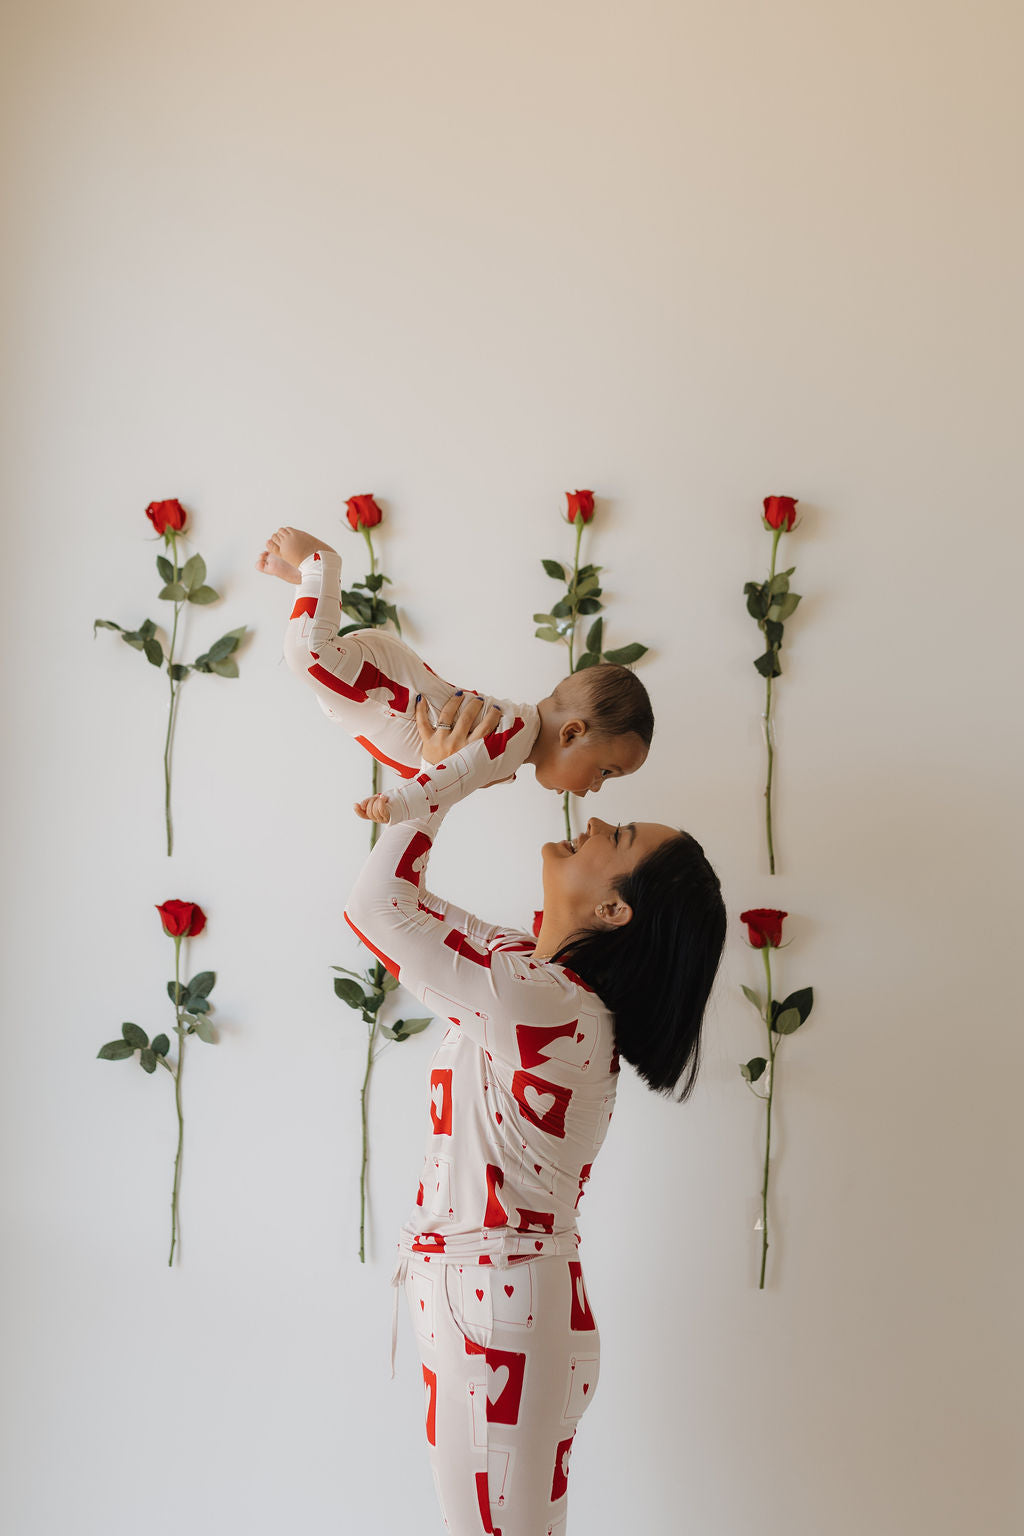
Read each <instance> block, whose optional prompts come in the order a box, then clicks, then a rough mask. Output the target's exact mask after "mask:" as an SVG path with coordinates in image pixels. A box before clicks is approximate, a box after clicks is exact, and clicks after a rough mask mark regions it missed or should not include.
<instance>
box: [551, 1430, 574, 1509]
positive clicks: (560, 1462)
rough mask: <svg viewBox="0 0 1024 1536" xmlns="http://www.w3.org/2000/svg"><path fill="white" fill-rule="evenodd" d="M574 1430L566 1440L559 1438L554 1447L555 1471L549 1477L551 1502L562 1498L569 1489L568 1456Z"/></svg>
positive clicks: (570, 1450)
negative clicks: (550, 1477)
mask: <svg viewBox="0 0 1024 1536" xmlns="http://www.w3.org/2000/svg"><path fill="white" fill-rule="evenodd" d="M575 1436H576V1431H575V1430H573V1432H572V1434H571V1435H570V1436H569V1438H568V1440H559V1442H558V1445H557V1446H556V1447H555V1471H554V1476H553V1477H552V1479H551V1502H552V1504H554V1503H555V1501H556V1500H557V1499H564V1498H565V1495H566V1493H567V1492H568V1489H569V1457H570V1455H571V1453H572V1442H573V1440H574V1439H575Z"/></svg>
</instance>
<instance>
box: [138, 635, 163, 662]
mask: <svg viewBox="0 0 1024 1536" xmlns="http://www.w3.org/2000/svg"><path fill="white" fill-rule="evenodd" d="M142 649H143V650H144V651H145V653H146V660H147V661H148V662H149V663H150V665H151V666H154V667H162V666H163V664H164V648H163V646H162V645H161V644H160V641H159V640H152V639H149V640H143V642H142Z"/></svg>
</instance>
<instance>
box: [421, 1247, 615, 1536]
mask: <svg viewBox="0 0 1024 1536" xmlns="http://www.w3.org/2000/svg"><path fill="white" fill-rule="evenodd" d="M407 1265H408V1267H407V1270H406V1278H405V1291H406V1298H407V1300H408V1304H409V1309H410V1311H411V1313H412V1319H413V1326H414V1328H415V1330H416V1339H417V1343H418V1344H419V1350H420V1358H421V1360H422V1364H423V1388H424V1411H425V1418H426V1431H427V1442H428V1445H429V1447H430V1459H431V1466H432V1468H433V1473H434V1483H435V1486H436V1488H437V1496H438V1499H439V1501H440V1504H441V1513H442V1516H443V1518H444V1522H445V1526H446V1528H447V1529H448V1531H449V1532H450V1533H451V1536H491V1533H493V1536H564V1532H565V1519H566V1493H567V1479H568V1474H569V1455H570V1452H571V1450H572V1441H573V1436H574V1435H575V1433H576V1426H577V1424H578V1423H579V1420H580V1416H581V1415H582V1413H583V1411H584V1409H585V1408H586V1407H587V1406H588V1404H589V1403H591V1402H592V1401H593V1397H594V1392H595V1390H596V1387H597V1378H598V1361H599V1354H600V1341H599V1336H598V1331H597V1325H596V1323H595V1322H594V1317H593V1314H592V1313H591V1310H590V1304H589V1302H588V1301H587V1295H586V1291H585V1289H584V1286H583V1274H582V1270H581V1268H580V1265H579V1263H578V1261H576V1260H570V1259H566V1258H559V1257H554V1256H552V1257H545V1258H542V1259H533V1260H530V1261H528V1262H525V1263H511V1264H509V1265H508V1266H507V1267H499V1266H497V1265H489V1264H476V1263H473V1262H472V1261H470V1262H469V1263H467V1264H465V1265H459V1264H457V1263H451V1262H448V1263H439V1262H438V1261H437V1259H436V1258H435V1259H430V1258H425V1257H422V1256H418V1255H414V1256H413V1257H411V1258H410V1259H409V1260H408V1261H407Z"/></svg>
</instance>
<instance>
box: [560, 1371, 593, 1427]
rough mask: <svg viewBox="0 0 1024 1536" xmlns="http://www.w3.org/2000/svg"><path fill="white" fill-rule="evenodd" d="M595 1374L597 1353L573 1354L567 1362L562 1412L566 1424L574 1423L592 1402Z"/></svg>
mask: <svg viewBox="0 0 1024 1536" xmlns="http://www.w3.org/2000/svg"><path fill="white" fill-rule="evenodd" d="M597 1374H598V1356H597V1355H573V1357H572V1359H571V1360H570V1362H569V1383H568V1392H567V1393H566V1398H565V1408H564V1410H563V1413H562V1417H563V1419H564V1420H565V1422H566V1423H567V1424H575V1422H576V1420H577V1419H578V1418H580V1417H581V1415H582V1413H583V1411H584V1409H585V1408H586V1407H587V1406H588V1405H589V1404H590V1403H592V1402H593V1400H594V1389H595V1388H596V1386H597Z"/></svg>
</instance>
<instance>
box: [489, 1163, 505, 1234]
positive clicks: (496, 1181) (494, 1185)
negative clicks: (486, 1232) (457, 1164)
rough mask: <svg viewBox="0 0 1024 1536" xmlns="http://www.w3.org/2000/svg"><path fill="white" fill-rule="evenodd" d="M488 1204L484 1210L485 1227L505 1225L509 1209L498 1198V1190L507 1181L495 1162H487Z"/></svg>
mask: <svg viewBox="0 0 1024 1536" xmlns="http://www.w3.org/2000/svg"><path fill="white" fill-rule="evenodd" d="M486 1178H487V1205H486V1208H485V1210H484V1226H485V1227H503V1226H504V1225H505V1223H506V1222H507V1221H508V1211H506V1209H505V1207H504V1206H503V1205H502V1203H501V1201H500V1200H499V1199H498V1190H499V1189H500V1188H501V1186H502V1184H504V1182H505V1175H504V1174H503V1173H502V1171H501V1169H500V1168H498V1167H497V1166H496V1165H495V1164H494V1163H488V1164H487V1172H486Z"/></svg>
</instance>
